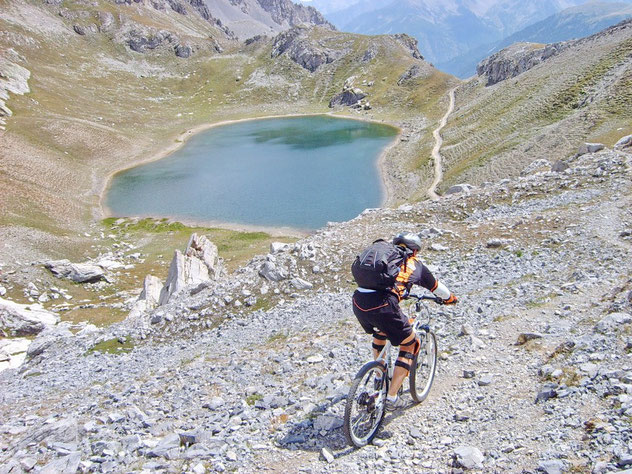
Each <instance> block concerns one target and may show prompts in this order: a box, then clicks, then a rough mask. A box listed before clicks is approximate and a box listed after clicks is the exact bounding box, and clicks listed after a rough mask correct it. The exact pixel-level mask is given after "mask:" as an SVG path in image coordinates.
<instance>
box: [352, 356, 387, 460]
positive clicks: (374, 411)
mask: <svg viewBox="0 0 632 474" xmlns="http://www.w3.org/2000/svg"><path fill="white" fill-rule="evenodd" d="M387 393H388V377H387V375H386V369H385V367H384V365H383V364H381V363H379V362H376V361H374V362H369V363H368V364H365V365H364V366H363V367H362V368H361V369H360V371H359V372H358V374H357V375H356V376H355V378H354V379H353V383H352V384H351V388H350V389H349V394H348V395H347V404H346V406H345V417H344V425H343V430H344V433H345V436H346V438H347V441H348V442H349V444H350V445H352V446H355V447H356V448H360V447H362V446H365V445H367V444H368V443H370V442H371V440H372V439H373V438H374V437H375V435H376V434H377V431H378V430H379V429H380V425H381V424H382V419H383V418H384V408H385V402H386V394H387Z"/></svg>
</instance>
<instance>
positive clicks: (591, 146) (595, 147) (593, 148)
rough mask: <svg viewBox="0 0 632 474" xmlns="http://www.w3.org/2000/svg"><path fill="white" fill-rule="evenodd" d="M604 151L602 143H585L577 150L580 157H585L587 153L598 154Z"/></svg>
mask: <svg viewBox="0 0 632 474" xmlns="http://www.w3.org/2000/svg"><path fill="white" fill-rule="evenodd" d="M603 149H604V145H603V144H601V143H583V144H582V145H580V147H579V150H577V154H578V155H585V154H586V153H597V152H598V151H601V150H603Z"/></svg>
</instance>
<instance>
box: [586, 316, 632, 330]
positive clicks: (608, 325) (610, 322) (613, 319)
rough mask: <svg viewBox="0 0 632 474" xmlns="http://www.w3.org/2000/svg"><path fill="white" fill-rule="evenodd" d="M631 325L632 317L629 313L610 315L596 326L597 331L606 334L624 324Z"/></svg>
mask: <svg viewBox="0 0 632 474" xmlns="http://www.w3.org/2000/svg"><path fill="white" fill-rule="evenodd" d="M630 323H632V315H630V314H628V313H610V314H609V315H607V316H606V317H604V318H603V319H602V320H601V321H599V322H598V323H597V324H596V325H595V331H596V332H600V333H603V334H606V333H609V332H611V331H614V330H616V329H617V328H618V327H620V326H623V325H624V324H630Z"/></svg>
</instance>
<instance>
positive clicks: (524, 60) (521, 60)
mask: <svg viewBox="0 0 632 474" xmlns="http://www.w3.org/2000/svg"><path fill="white" fill-rule="evenodd" d="M631 26H632V20H624V21H622V22H621V23H619V24H617V25H615V26H612V27H609V28H606V29H604V30H603V31H600V32H599V33H595V34H594V35H591V36H588V37H586V38H582V39H580V40H573V41H564V42H559V43H552V44H546V45H541V44H534V43H516V44H513V45H512V46H509V47H508V48H505V49H503V50H502V51H499V52H498V53H495V54H493V55H491V56H490V57H488V58H486V59H484V60H483V61H481V62H480V63H479V64H478V66H477V67H476V74H478V75H479V76H485V77H486V78H487V85H488V86H491V85H493V84H496V83H498V82H500V81H504V80H507V79H509V78H512V77H516V76H518V75H519V74H522V73H523V72H525V71H528V70H529V69H531V68H533V67H535V66H537V65H538V64H540V63H541V62H543V61H546V60H547V59H549V58H551V57H553V56H556V55H557V54H559V53H560V52H562V51H564V50H565V49H566V48H571V47H575V48H580V47H581V45H582V44H584V43H588V42H595V41H599V40H601V39H602V38H604V37H608V36H610V35H613V34H616V33H617V31H619V30H621V29H629V28H630V27H631Z"/></svg>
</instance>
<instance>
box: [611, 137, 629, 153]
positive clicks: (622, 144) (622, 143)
mask: <svg viewBox="0 0 632 474" xmlns="http://www.w3.org/2000/svg"><path fill="white" fill-rule="evenodd" d="M614 147H615V149H617V150H623V149H626V148H630V147H632V135H627V136H625V137H623V138H621V139H620V140H619V141H618V142H617V143H615V145H614Z"/></svg>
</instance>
